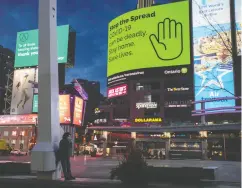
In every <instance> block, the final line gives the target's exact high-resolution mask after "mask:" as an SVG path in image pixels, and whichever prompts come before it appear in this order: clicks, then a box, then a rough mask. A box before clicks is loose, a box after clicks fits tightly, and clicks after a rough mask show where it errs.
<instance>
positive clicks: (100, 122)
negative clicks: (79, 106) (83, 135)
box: [94, 119, 107, 124]
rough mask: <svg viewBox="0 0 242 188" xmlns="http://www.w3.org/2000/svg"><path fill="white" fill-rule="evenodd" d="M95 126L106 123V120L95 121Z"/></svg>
mask: <svg viewBox="0 0 242 188" xmlns="http://www.w3.org/2000/svg"><path fill="white" fill-rule="evenodd" d="M94 123H95V124H102V123H107V119H96V120H95V121H94Z"/></svg>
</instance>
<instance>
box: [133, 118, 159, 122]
mask: <svg viewBox="0 0 242 188" xmlns="http://www.w3.org/2000/svg"><path fill="white" fill-rule="evenodd" d="M134 122H135V123H161V122H162V119H161V118H135V120H134Z"/></svg>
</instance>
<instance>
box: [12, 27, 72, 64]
mask: <svg viewBox="0 0 242 188" xmlns="http://www.w3.org/2000/svg"><path fill="white" fill-rule="evenodd" d="M69 29H70V27H69V25H63V26H58V27H57V29H56V32H57V55H58V63H67V62H68V44H69ZM38 54H39V31H38V29H35V30H29V31H22V32H18V33H17V41H16V53H15V63H14V67H27V66H37V65H38Z"/></svg>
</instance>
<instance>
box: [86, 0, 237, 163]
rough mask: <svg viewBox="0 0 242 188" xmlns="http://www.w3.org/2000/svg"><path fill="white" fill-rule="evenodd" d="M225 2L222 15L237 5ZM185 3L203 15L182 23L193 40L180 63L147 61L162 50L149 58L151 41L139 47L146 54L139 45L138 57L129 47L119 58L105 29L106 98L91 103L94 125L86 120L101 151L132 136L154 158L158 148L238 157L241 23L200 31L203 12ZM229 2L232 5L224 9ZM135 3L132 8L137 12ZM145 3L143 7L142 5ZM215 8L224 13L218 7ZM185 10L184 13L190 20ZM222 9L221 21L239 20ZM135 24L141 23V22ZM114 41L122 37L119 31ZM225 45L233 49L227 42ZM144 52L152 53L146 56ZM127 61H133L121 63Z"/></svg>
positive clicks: (113, 151) (115, 148) (168, 153)
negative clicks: (107, 48)
mask: <svg viewBox="0 0 242 188" xmlns="http://www.w3.org/2000/svg"><path fill="white" fill-rule="evenodd" d="M224 2H225V4H223V6H226V7H225V8H224V11H225V12H224V15H229V14H231V12H234V13H235V12H236V10H235V8H236V6H235V7H233V6H231V5H232V4H233V3H232V4H231V5H229V4H228V1H224ZM233 2H235V1H233ZM236 2H237V1H236ZM149 3H150V4H149ZM149 3H148V1H139V2H138V6H137V8H143V7H147V6H151V1H149ZM184 3H185V2H184V1H180V2H178V3H173V4H172V5H168V6H167V8H168V7H169V6H174V7H175V6H176V5H178V4H179V7H180V6H181V5H182V4H184ZM190 3H191V4H190V5H189V6H190V7H192V9H190V8H189V10H192V12H191V11H190V16H193V18H196V19H200V21H201V22H199V23H197V22H196V21H195V20H196V19H194V23H190V25H189V28H188V30H189V29H190V32H191V33H193V35H190V36H189V37H190V41H191V43H190V45H189V46H188V47H187V48H188V49H190V53H189V54H190V59H189V58H188V59H186V62H182V64H183V65H179V64H178V65H173V66H172V65H171V66H163V65H164V64H162V62H160V63H161V64H160V66H156V67H155V66H151V65H153V64H152V63H153V62H154V61H156V60H157V59H156V55H158V56H159V58H160V59H162V58H161V56H160V55H162V54H159V53H157V51H156V54H154V53H152V54H154V59H152V58H153V56H151V55H150V54H149V52H148V50H150V52H152V50H153V49H152V48H149V46H147V48H145V47H146V46H145V47H143V49H144V48H145V53H144V54H145V55H144V54H143V52H144V51H142V50H143V49H140V50H139V51H138V52H139V53H137V51H135V52H136V55H137V54H138V55H137V56H136V58H137V59H134V54H132V53H130V54H132V55H133V56H132V60H131V58H130V59H129V56H128V55H127V57H125V61H123V60H122V59H120V58H121V57H120V55H119V54H118V55H117V56H114V55H113V54H115V51H114V50H113V49H114V47H113V46H115V44H116V43H115V40H114V39H113V38H114V37H115V35H114V34H115V32H114V33H111V35H110V38H111V40H110V41H111V42H109V46H110V49H111V50H110V51H109V57H113V56H114V57H113V58H110V59H108V60H109V61H108V72H109V73H110V74H108V91H107V98H108V100H107V101H106V102H105V103H104V104H101V105H100V106H99V107H98V108H97V109H96V110H95V112H96V120H95V121H94V124H93V126H91V127H88V129H89V130H90V132H91V134H93V138H97V139H95V143H97V145H100V147H103V151H104V154H103V155H111V156H112V155H118V154H120V153H122V152H123V151H124V149H123V147H124V148H127V147H129V141H131V140H132V139H134V140H135V141H136V146H137V147H138V148H140V149H142V150H143V151H144V152H146V153H149V157H153V158H160V156H159V157H157V156H158V153H159V155H160V153H162V155H163V156H165V158H166V159H167V158H170V159H177V158H180V159H185V158H194V159H214V160H237V161H240V160H241V158H240V152H241V127H240V125H241V102H240V101H241V97H240V96H241V92H240V90H241V73H240V72H241V71H240V70H239V68H240V67H241V63H240V62H241V39H240V38H239V37H238V34H239V33H241V29H240V27H238V28H239V29H238V28H237V27H236V28H232V29H231V31H225V33H226V34H225V35H221V33H222V32H224V31H213V32H210V31H204V30H206V28H207V27H209V28H210V27H211V25H209V24H208V23H207V22H206V20H203V19H204V15H200V14H201V12H202V11H199V10H200V9H199V7H197V4H196V3H193V1H190ZM202 3H203V5H204V3H205V4H206V3H208V4H209V5H210V4H211V6H209V7H213V6H214V5H215V4H216V2H212V1H211V2H210V1H209V2H204V1H203V2H202ZM226 3H227V4H226ZM229 6H231V7H230V8H231V10H232V11H231V12H229V11H228V10H229V8H228V7H229ZM164 7H166V5H157V6H155V7H154V9H156V13H157V14H158V9H160V10H161V11H162V8H164ZM204 7H205V6H204ZM140 11H141V10H139V11H137V12H138V13H139V14H140ZM143 11H144V13H145V9H143ZM196 11H197V12H196ZM226 11H227V12H226ZM188 12H189V11H188ZM183 13H185V12H183ZM128 14H129V13H127V15H128ZM174 14H176V13H174ZM218 14H221V16H224V15H222V13H221V12H218ZM132 15H135V11H133V12H132ZM122 16H123V15H122ZM122 16H120V17H121V18H120V19H121V20H122ZM151 16H152V15H151ZM190 16H188V17H187V21H191V20H190ZM227 17H228V16H226V19H225V18H224V19H223V20H221V19H220V21H221V23H220V22H219V24H228V25H230V24H231V25H235V23H236V24H237V25H239V24H240V23H237V21H235V19H234V17H233V16H231V19H227ZM115 20H118V18H116V19H115ZM139 21H140V22H141V20H139ZM217 21H218V20H217ZM157 22H159V21H158V20H157ZM184 23H185V22H184ZM210 24H211V23H210ZM212 24H215V25H216V24H218V23H217V22H216V23H212ZM139 26H140V29H142V27H145V25H142V26H141V24H140V25H139ZM183 26H184V25H183ZM204 26H205V27H204ZM216 26H217V25H216ZM240 26H241V24H240ZM113 28H114V26H113V27H112V28H110V29H111V30H113ZM204 28H205V29H204ZM228 28H229V27H228ZM120 30H121V29H120ZM123 32H125V31H123ZM154 32H155V31H154ZM229 33H232V34H231V37H232V38H233V40H232V43H231V45H229V47H228V46H227V45H226V44H223V43H221V40H222V41H223V40H224V39H225V38H224V37H226V36H229V35H228V34H229ZM127 35H128V33H127ZM124 36H125V37H126V35H124ZM236 36H237V37H236ZM147 37H151V36H147ZM150 39H151V38H149V39H147V40H150ZM141 40H143V39H142V38H139V41H141ZM116 41H119V43H118V44H119V45H120V44H122V41H121V39H120V36H118V38H117V39H116ZM125 41H127V37H126V40H125ZM130 42H131V43H132V42H133V41H132V40H130ZM136 43H137V41H136ZM152 44H153V43H152ZM147 45H149V44H148V43H147ZM215 46H216V47H215ZM218 46H219V48H218ZM230 46H231V49H228V48H230ZM235 46H237V48H236V47H235ZM153 47H154V45H153ZM175 48H176V47H175ZM175 48H174V49H175ZM237 51H238V52H237ZM131 52H132V51H131ZM230 52H232V53H230ZM141 56H142V58H141ZM146 56H149V57H150V58H149V59H146ZM151 59H152V60H151ZM145 60H146V62H145ZM181 61H182V60H181ZM181 61H179V63H181ZM114 62H115V63H114ZM134 62H135V63H134ZM141 62H142V63H141ZM132 63H134V64H135V65H133V67H132V68H131V69H127V67H130V64H132ZM163 63H165V62H163ZM140 64H142V66H143V67H142V66H140ZM114 65H116V66H117V67H118V65H119V68H120V67H122V66H123V65H125V66H124V67H122V69H123V70H124V71H120V69H119V70H116V69H115V67H114ZM156 65H157V64H156ZM111 66H112V67H111ZM134 67H135V68H134ZM154 67H155V68H154ZM109 69H110V71H109ZM114 70H116V72H115V71H114ZM114 72H115V73H114ZM221 73H223V74H222V75H221V76H223V75H226V79H225V77H224V79H221V76H219V75H220V74H221ZM227 83H230V85H228V84H227ZM231 86H232V87H231ZM99 137H100V141H99V139H98V138H99ZM103 138H105V140H106V141H105V143H103ZM93 142H94V140H93ZM106 148H107V149H106ZM235 148H236V149H235Z"/></svg>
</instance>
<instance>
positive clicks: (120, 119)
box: [114, 118, 128, 122]
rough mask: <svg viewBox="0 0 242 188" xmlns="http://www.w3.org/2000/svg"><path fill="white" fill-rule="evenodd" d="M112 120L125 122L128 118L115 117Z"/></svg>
mask: <svg viewBox="0 0 242 188" xmlns="http://www.w3.org/2000/svg"><path fill="white" fill-rule="evenodd" d="M114 121H117V122H127V121H128V119H124V118H116V119H114Z"/></svg>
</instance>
